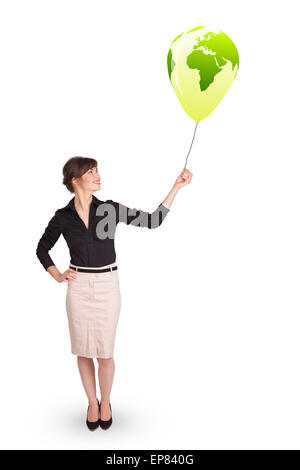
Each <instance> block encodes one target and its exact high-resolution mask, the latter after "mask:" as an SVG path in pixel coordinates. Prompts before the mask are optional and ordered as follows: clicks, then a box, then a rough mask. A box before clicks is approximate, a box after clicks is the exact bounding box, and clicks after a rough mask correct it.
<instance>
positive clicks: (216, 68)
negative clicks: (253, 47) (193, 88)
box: [186, 32, 239, 91]
mask: <svg viewBox="0 0 300 470" xmlns="http://www.w3.org/2000/svg"><path fill="white" fill-rule="evenodd" d="M201 46H202V47H204V48H205V50H206V51H207V52H213V53H214V55H212V54H209V53H204V52H203V51H202V50H201V49H199V47H201ZM194 49H195V50H194V51H193V52H192V53H191V54H190V55H189V56H188V57H187V61H186V63H187V66H188V67H189V68H191V69H198V70H199V73H200V81H199V84H200V90H201V91H204V90H206V89H207V88H208V87H209V85H210V84H211V83H212V82H213V81H214V78H215V76H216V75H217V73H219V72H221V70H222V68H221V67H222V66H223V65H225V64H226V62H227V61H230V62H231V67H232V70H233V69H234V67H235V66H236V65H237V66H239V55H238V52H237V49H236V47H235V45H234V43H233V42H232V40H231V39H230V38H229V37H228V36H227V35H226V34H224V33H222V32H220V33H217V34H215V33H212V32H208V33H206V34H205V35H204V38H203V39H202V40H201V39H200V38H198V39H197V44H196V45H195V46H194Z"/></svg>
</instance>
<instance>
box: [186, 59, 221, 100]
mask: <svg viewBox="0 0 300 470" xmlns="http://www.w3.org/2000/svg"><path fill="white" fill-rule="evenodd" d="M186 63H187V65H188V67H189V68H190V69H197V70H199V72H200V81H199V84H200V89H201V91H205V90H206V89H207V88H208V87H209V85H210V84H211V83H212V82H213V81H214V78H215V76H216V75H217V73H220V72H221V71H222V69H221V68H220V67H218V65H217V64H216V59H215V56H214V55H211V54H205V53H204V52H203V51H201V50H198V51H194V52H192V53H191V54H190V55H189V56H188V57H187V61H186Z"/></svg>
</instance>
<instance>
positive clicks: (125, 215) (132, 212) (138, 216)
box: [109, 199, 170, 229]
mask: <svg viewBox="0 0 300 470" xmlns="http://www.w3.org/2000/svg"><path fill="white" fill-rule="evenodd" d="M109 202H112V203H113V205H114V207H115V209H116V217H117V223H119V222H123V223H125V224H126V225H135V226H136V227H147V228H150V229H153V228H157V227H159V226H160V225H161V224H162V222H163V220H164V219H165V217H166V215H167V214H168V213H169V212H170V209H169V208H168V207H166V206H164V205H163V204H162V203H161V204H159V206H158V207H157V208H156V209H155V211H154V212H151V213H150V212H146V211H143V210H141V209H136V208H135V207H134V208H130V207H127V206H125V205H124V204H121V203H120V202H116V201H112V200H111V199H110V200H109Z"/></svg>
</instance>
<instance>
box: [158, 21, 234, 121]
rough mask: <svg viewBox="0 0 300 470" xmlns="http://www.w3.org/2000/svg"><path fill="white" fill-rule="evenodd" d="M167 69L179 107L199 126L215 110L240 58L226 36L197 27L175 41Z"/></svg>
mask: <svg viewBox="0 0 300 470" xmlns="http://www.w3.org/2000/svg"><path fill="white" fill-rule="evenodd" d="M167 65H168V73H169V78H170V81H171V84H172V86H173V89H174V91H175V93H176V95H177V98H178V100H179V102H180V104H181V105H182V107H183V109H184V110H185V112H186V113H187V114H188V115H189V116H190V117H191V118H192V119H193V120H194V121H196V122H199V121H201V120H202V119H204V118H206V117H207V116H208V115H209V114H210V113H211V112H212V111H213V110H214V109H215V108H216V107H217V105H218V104H219V103H220V101H221V100H222V99H223V98H224V96H225V94H226V92H227V91H228V89H229V88H230V86H231V84H232V83H233V81H234V79H235V77H236V74H237V71H238V68H239V54H238V51H237V48H236V46H235V45H234V43H233V41H232V40H231V39H230V37H229V36H227V35H226V34H225V33H223V32H222V31H220V30H219V29H216V28H209V27H208V26H198V27H197V28H194V29H191V30H190V31H187V32H184V33H181V34H180V35H179V36H177V37H176V38H175V39H174V41H173V42H172V44H171V46H170V49H169V53H168V58H167Z"/></svg>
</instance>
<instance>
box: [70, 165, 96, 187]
mask: <svg viewBox="0 0 300 470" xmlns="http://www.w3.org/2000/svg"><path fill="white" fill-rule="evenodd" d="M100 179H101V178H100V175H99V173H98V168H97V167H96V166H95V167H93V168H90V169H89V170H88V171H86V172H85V173H84V174H83V175H82V176H81V178H75V180H76V183H77V187H78V186H79V187H80V188H81V189H83V190H84V191H92V192H93V191H97V190H98V189H100Z"/></svg>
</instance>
